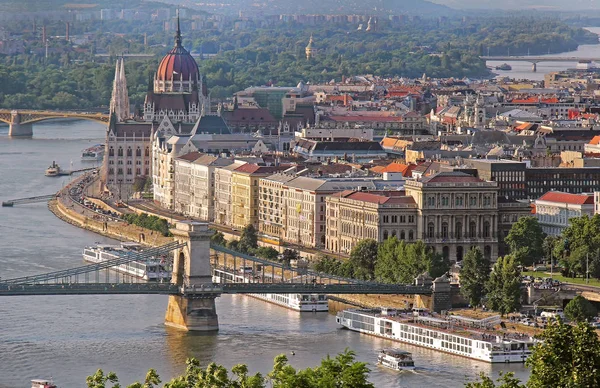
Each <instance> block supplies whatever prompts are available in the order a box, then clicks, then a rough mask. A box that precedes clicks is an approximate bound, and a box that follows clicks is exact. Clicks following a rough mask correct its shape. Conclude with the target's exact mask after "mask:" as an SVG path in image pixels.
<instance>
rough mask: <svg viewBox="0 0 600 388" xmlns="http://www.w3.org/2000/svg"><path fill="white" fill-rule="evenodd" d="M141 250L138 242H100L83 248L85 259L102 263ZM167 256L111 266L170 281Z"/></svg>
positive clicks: (142, 275) (119, 270)
mask: <svg viewBox="0 0 600 388" xmlns="http://www.w3.org/2000/svg"><path fill="white" fill-rule="evenodd" d="M140 251H141V245H140V244H137V243H127V242H124V243H121V245H108V244H99V245H97V246H95V247H86V248H85V249H84V250H83V260H85V261H87V262H89V263H102V262H105V261H109V260H115V259H119V258H123V257H125V256H126V255H128V254H132V253H137V252H140ZM169 267H170V266H169V263H168V262H167V260H166V257H161V258H154V257H153V258H150V259H148V260H143V261H142V260H140V261H130V262H128V263H124V264H120V265H117V266H113V267H111V269H112V270H114V271H117V272H119V273H123V274H126V275H130V276H133V277H136V278H138V279H143V280H151V281H168V280H170V279H171V269H170V268H169Z"/></svg>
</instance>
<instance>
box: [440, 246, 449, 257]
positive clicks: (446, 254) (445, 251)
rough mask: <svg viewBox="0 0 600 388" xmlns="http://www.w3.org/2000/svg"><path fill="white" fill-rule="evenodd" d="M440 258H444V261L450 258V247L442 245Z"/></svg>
mask: <svg viewBox="0 0 600 388" xmlns="http://www.w3.org/2000/svg"><path fill="white" fill-rule="evenodd" d="M442 256H443V257H444V259H448V258H449V257H450V247H449V246H447V245H444V247H443V248H442Z"/></svg>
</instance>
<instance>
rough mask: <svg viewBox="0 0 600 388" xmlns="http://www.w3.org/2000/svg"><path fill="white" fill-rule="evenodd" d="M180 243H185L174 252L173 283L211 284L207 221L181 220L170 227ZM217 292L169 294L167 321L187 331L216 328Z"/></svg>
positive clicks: (201, 286) (190, 284) (180, 284)
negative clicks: (172, 227)
mask: <svg viewBox="0 0 600 388" xmlns="http://www.w3.org/2000/svg"><path fill="white" fill-rule="evenodd" d="M171 232H172V233H173V235H174V238H175V240H176V241H178V242H183V243H185V244H186V246H184V247H183V248H179V249H177V250H176V251H175V258H174V260H173V274H172V280H171V282H172V283H173V284H176V285H177V286H179V287H184V289H185V288H193V289H202V288H203V287H205V286H212V284H213V282H212V269H211V263H210V236H211V235H212V233H211V232H210V230H209V229H208V223H206V222H195V221H182V222H178V223H177V225H176V228H175V229H171ZM215 298H216V296H215V295H210V294H203V293H191V294H188V295H186V294H185V292H184V293H183V294H182V295H171V296H169V305H168V306H167V313H166V315H165V324H166V325H167V326H172V327H175V328H178V329H182V330H188V331H217V330H219V318H218V316H217V312H216V307H215Z"/></svg>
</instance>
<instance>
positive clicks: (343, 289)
mask: <svg viewBox="0 0 600 388" xmlns="http://www.w3.org/2000/svg"><path fill="white" fill-rule="evenodd" d="M221 287H222V289H223V294H260V293H270V294H293V293H302V294H394V295H396V294H406V295H414V294H419V295H430V294H431V293H432V291H431V287H424V286H413V285H405V284H374V283H371V284H343V283H334V284H311V283H225V284H222V285H221Z"/></svg>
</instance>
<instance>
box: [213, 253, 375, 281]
mask: <svg viewBox="0 0 600 388" xmlns="http://www.w3.org/2000/svg"><path fill="white" fill-rule="evenodd" d="M210 248H211V249H212V250H214V251H217V252H221V253H226V254H228V255H232V256H236V257H239V258H242V259H244V260H246V261H252V262H255V263H259V264H261V265H264V266H273V267H275V268H279V269H281V270H286V271H291V272H296V273H302V274H303V276H305V277H306V276H312V277H318V278H321V279H331V280H335V281H338V282H344V283H352V284H369V282H366V281H363V280H358V279H351V278H345V277H341V276H336V275H331V274H328V273H324V272H318V271H313V270H311V269H308V268H300V267H292V266H286V265H284V264H283V263H277V262H274V261H270V260H266V259H261V258H260V257H256V256H252V255H248V254H246V253H242V252H238V251H234V250H232V249H229V248H226V247H224V246H222V245H218V244H214V243H211V244H210Z"/></svg>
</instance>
